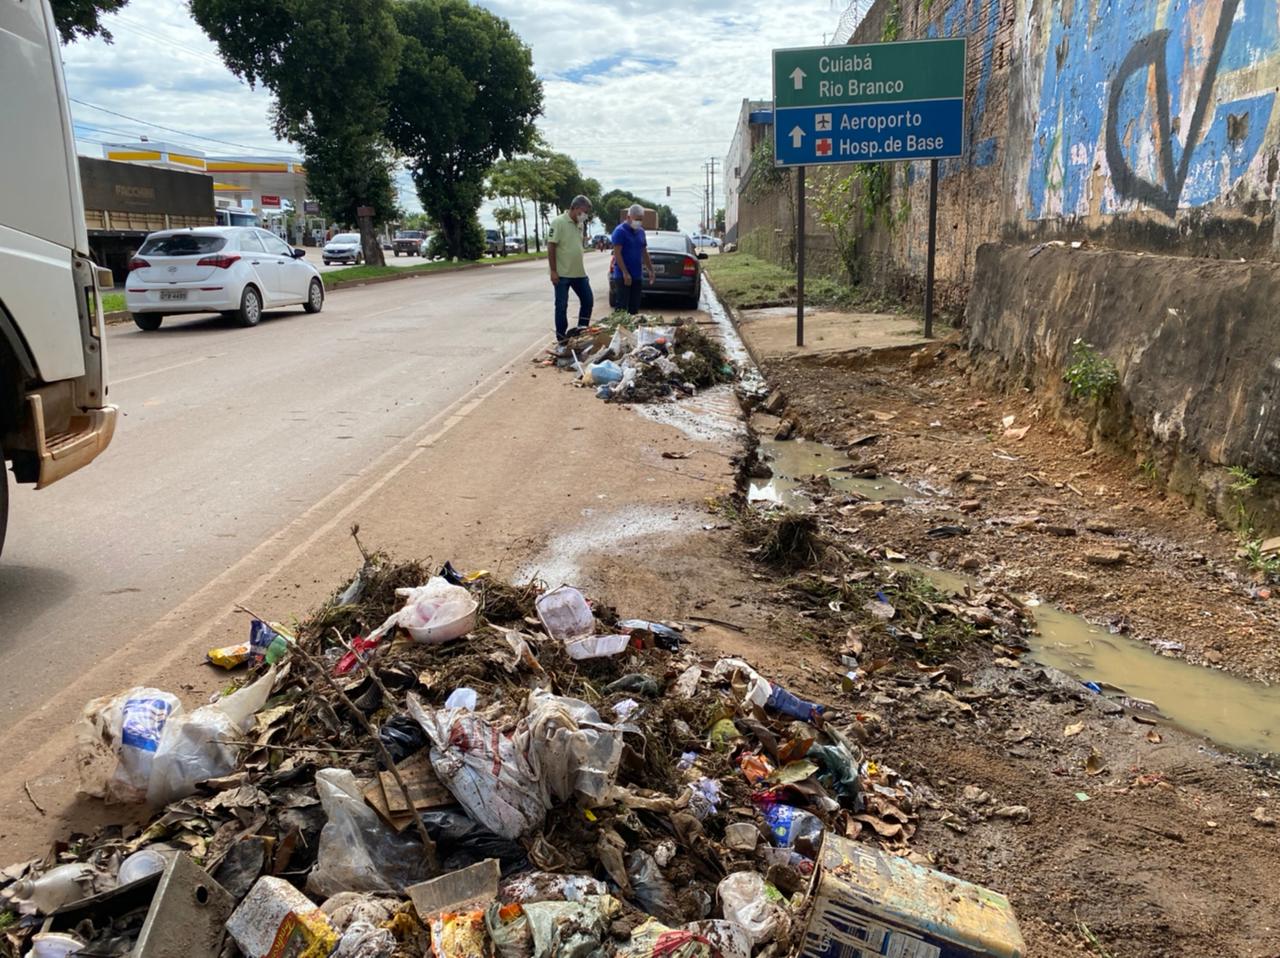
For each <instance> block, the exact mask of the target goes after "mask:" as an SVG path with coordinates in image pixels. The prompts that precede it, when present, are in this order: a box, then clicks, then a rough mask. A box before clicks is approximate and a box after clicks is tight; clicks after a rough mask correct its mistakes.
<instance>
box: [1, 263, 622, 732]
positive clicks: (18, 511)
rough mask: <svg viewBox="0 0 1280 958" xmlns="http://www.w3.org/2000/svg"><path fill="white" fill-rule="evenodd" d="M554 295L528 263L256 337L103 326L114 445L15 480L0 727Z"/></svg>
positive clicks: (509, 336)
mask: <svg viewBox="0 0 1280 958" xmlns="http://www.w3.org/2000/svg"><path fill="white" fill-rule="evenodd" d="M597 261H598V262H597ZM603 263H604V257H602V256H599V255H598V254H597V255H596V256H595V257H594V259H593V264H594V265H595V266H599V267H602V266H603ZM597 271H598V270H597ZM550 299H551V290H550V287H549V284H548V283H547V280H546V265H545V264H544V263H542V262H530V263H519V264H512V265H509V266H501V267H497V268H493V269H481V270H471V271H466V272H459V273H448V274H443V275H434V276H424V277H418V278H413V279H407V280H403V281H400V282H395V283H386V284H382V285H375V286H367V287H362V288H359V289H355V290H343V291H341V292H337V293H335V294H333V296H332V297H331V298H330V299H329V301H328V302H327V303H326V305H325V308H324V311H323V312H322V313H320V314H318V315H315V316H309V315H306V314H304V313H303V312H302V311H301V310H300V309H298V310H287V311H281V312H278V313H272V314H269V315H268V316H267V317H266V318H265V319H264V320H263V322H262V323H261V325H259V326H258V327H257V328H254V329H240V328H237V327H234V326H231V325H229V324H228V323H226V322H225V321H223V320H222V319H220V318H216V317H196V318H190V319H167V320H166V321H165V325H164V326H162V327H161V329H160V330H159V331H157V332H154V333H144V332H141V331H140V330H138V329H136V328H135V327H134V326H132V325H123V326H116V327H113V328H111V330H110V331H109V334H108V358H109V363H110V382H111V388H110V398H111V401H112V402H114V403H116V404H117V405H118V406H119V407H120V409H121V411H122V419H121V421H120V424H119V428H118V430H117V432H116V436H115V440H114V442H113V443H112V445H111V447H110V448H109V449H108V450H107V452H106V453H105V454H104V456H103V457H102V458H101V459H100V460H99V461H97V462H96V463H94V464H93V465H92V466H91V467H89V468H87V469H85V470H82V471H81V472H79V473H77V474H75V475H72V476H70V477H68V478H67V479H64V480H63V481H62V482H59V483H57V484H56V485H54V486H51V487H50V488H48V489H45V490H42V491H40V492H36V491H34V490H33V489H31V488H30V487H27V486H24V487H19V488H16V489H14V488H13V487H11V490H12V492H13V497H12V502H11V517H10V527H9V536H8V543H7V546H6V549H5V554H4V556H3V558H0V728H7V727H8V726H10V725H11V724H12V723H13V722H14V721H16V720H18V719H20V718H21V717H23V716H24V715H26V714H28V713H29V711H30V710H32V709H33V708H35V707H38V706H39V704H40V703H41V702H42V700H43V699H44V698H45V697H46V696H47V695H50V694H52V693H53V692H55V691H56V690H57V689H59V688H60V687H61V686H62V685H63V684H65V683H66V682H67V681H68V680H69V679H70V678H71V677H75V676H78V675H82V674H84V673H85V672H86V671H88V670H90V669H91V668H92V667H93V666H94V665H95V663H97V662H98V661H99V660H100V659H101V658H102V657H103V656H105V655H106V654H107V653H108V652H109V651H110V650H111V649H112V648H113V647H115V645H116V644H118V643H123V642H126V641H128V639H129V637H130V636H131V635H133V634H134V633H136V632H137V631H139V630H141V629H142V628H144V627H145V626H147V625H150V624H151V623H153V622H155V621H156V620H157V619H159V618H160V617H161V616H162V615H163V614H164V613H165V612H166V610H168V609H170V608H172V607H173V606H174V605H175V604H177V603H179V602H181V601H182V600H183V599H184V598H185V597H187V596H189V595H191V594H192V593H193V592H195V591H196V590H197V589H199V588H200V587H201V586H202V585H204V584H205V583H207V582H209V581H210V580H212V579H213V578H214V577H215V576H217V575H218V574H219V573H220V572H221V571H222V570H224V569H227V568H228V567H230V566H231V565H232V564H233V563H235V562H236V561H237V560H238V559H240V558H241V557H243V556H244V555H245V554H246V553H248V552H249V551H250V550H251V549H253V548H254V547H255V546H256V545H258V544H259V543H260V542H262V541H263V540H264V539H267V538H269V537H270V536H272V535H273V534H275V533H277V532H278V531H279V530H281V529H283V528H284V527H285V526H287V525H288V524H289V522H290V521H291V520H292V519H294V518H295V517H296V516H298V515H299V514H301V513H302V512H303V511H304V510H306V509H307V508H308V507H310V506H312V505H314V504H315V503H317V502H320V501H321V500H323V499H324V497H325V496H326V495H327V494H328V493H330V492H331V491H333V490H334V489H335V488H337V487H338V486H339V485H341V484H342V483H344V482H346V481H347V480H349V479H350V478H351V477H352V476H353V475H354V474H356V473H357V472H358V471H359V470H360V469H361V468H362V467H364V466H366V465H368V464H369V463H370V462H371V461H372V460H374V459H376V458H377V457H378V456H379V455H380V454H382V453H384V452H385V451H387V450H389V449H390V448H391V447H393V446H394V445H395V444H396V443H397V442H400V441H402V440H403V439H404V438H405V437H406V436H408V435H410V434H411V433H413V432H414V430H415V429H417V428H419V427H420V426H421V425H422V424H423V423H424V421H426V420H427V419H429V418H430V417H431V416H432V415H433V414H434V413H435V412H436V411H438V410H439V409H441V408H443V407H445V406H447V405H448V404H449V403H450V402H453V401H454V400H456V399H457V398H459V397H461V396H462V395H464V394H465V393H467V391H468V390H470V389H471V388H472V387H473V386H474V385H475V384H476V383H478V382H480V381H481V380H482V379H484V378H485V377H486V376H487V375H489V374H490V373H492V371H493V370H495V369H497V368H499V367H501V366H503V365H504V364H506V363H508V362H509V361H510V360H511V359H513V358H514V357H516V356H518V355H520V354H521V353H522V352H524V351H526V350H528V349H530V348H531V347H533V346H534V345H535V344H536V343H537V342H538V341H549V340H550V335H551V332H552V329H551V325H552V324H551V315H550V313H551V310H550ZM446 492H447V491H446V490H437V491H436V494H444V493H446ZM422 507H423V508H431V500H430V497H429V496H426V497H424V502H423V506H422ZM159 651H161V650H157V652H159Z"/></svg>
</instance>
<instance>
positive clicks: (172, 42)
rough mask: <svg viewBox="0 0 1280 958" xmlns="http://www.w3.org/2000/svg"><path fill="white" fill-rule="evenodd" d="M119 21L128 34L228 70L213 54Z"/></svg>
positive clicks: (125, 20)
mask: <svg viewBox="0 0 1280 958" xmlns="http://www.w3.org/2000/svg"><path fill="white" fill-rule="evenodd" d="M117 20H118V22H119V23H121V24H123V25H124V28H125V32H126V33H137V34H138V35H139V36H142V37H144V38H146V39H148V40H154V41H156V42H157V43H163V44H165V45H166V46H169V47H173V48H174V49H175V50H181V51H182V52H183V53H186V54H188V55H189V56H193V57H199V58H200V59H201V60H207V61H208V62H210V63H216V64H217V65H218V66H220V67H222V68H223V69H226V64H225V63H223V62H222V61H221V60H220V59H218V58H217V57H216V56H214V55H213V54H211V53H206V52H204V51H203V50H193V49H192V48H191V47H189V46H186V45H185V44H182V43H179V42H178V41H177V40H173V39H171V38H169V37H167V36H165V35H164V34H163V33H157V32H156V31H155V30H152V29H151V28H150V27H144V26H143V25H142V24H140V23H135V22H134V21H132V20H129V19H127V18H125V17H123V16H120V17H117ZM113 26H114V24H113Z"/></svg>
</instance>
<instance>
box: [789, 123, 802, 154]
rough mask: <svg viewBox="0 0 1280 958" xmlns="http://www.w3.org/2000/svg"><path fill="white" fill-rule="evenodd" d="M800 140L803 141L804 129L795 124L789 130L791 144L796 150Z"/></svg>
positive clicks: (798, 147)
mask: <svg viewBox="0 0 1280 958" xmlns="http://www.w3.org/2000/svg"><path fill="white" fill-rule="evenodd" d="M802 142H804V130H802V129H800V127H798V126H797V127H796V128H795V129H793V130H792V131H791V145H792V147H794V148H795V149H797V150H798V149H800V144H801V143H802Z"/></svg>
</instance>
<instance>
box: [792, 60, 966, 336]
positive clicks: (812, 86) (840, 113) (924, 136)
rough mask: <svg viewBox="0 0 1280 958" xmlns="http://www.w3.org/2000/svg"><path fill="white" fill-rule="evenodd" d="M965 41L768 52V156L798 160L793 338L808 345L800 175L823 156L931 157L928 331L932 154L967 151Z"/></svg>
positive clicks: (934, 197)
mask: <svg viewBox="0 0 1280 958" xmlns="http://www.w3.org/2000/svg"><path fill="white" fill-rule="evenodd" d="M965 55H966V43H965V39H964V38H963V37H961V38H957V39H945V40H901V41H896V42H893V43H863V44H857V45H855V46H829V47H800V48H794V49H786V50H774V51H773V124H774V126H773V130H774V136H773V142H774V163H775V165H776V166H780V167H798V168H799V174H798V178H797V179H798V183H797V187H796V195H797V201H798V203H799V207H800V208H799V210H798V212H797V214H796V229H797V230H798V231H799V235H798V236H797V237H796V270H797V276H796V295H797V304H796V345H798V346H803V345H804V221H805V215H804V176H805V167H806V166H813V165H820V164H840V163H884V162H888V161H891V160H930V161H931V162H930V164H929V167H930V170H929V250H928V268H927V271H926V272H927V276H926V278H925V335H926V336H932V335H933V266H934V259H935V249H936V241H937V202H938V160H940V159H949V158H953V157H958V156H960V155H961V154H962V152H963V150H964V90H965V76H964V66H965Z"/></svg>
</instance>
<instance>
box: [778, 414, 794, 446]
mask: <svg viewBox="0 0 1280 958" xmlns="http://www.w3.org/2000/svg"><path fill="white" fill-rule="evenodd" d="M795 434H796V424H795V422H794V421H792V420H790V419H784V420H782V422H780V423H778V431H777V432H775V433H774V434H773V438H774V439H776V440H777V441H778V442H785V441H786V440H788V439H790V438H791V437H792V436H794V435H795Z"/></svg>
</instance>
